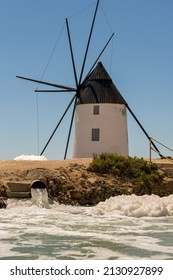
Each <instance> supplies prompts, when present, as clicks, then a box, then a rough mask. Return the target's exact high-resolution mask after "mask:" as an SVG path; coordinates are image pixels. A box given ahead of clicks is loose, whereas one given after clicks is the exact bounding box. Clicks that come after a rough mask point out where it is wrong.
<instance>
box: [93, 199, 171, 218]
mask: <svg viewBox="0 0 173 280" xmlns="http://www.w3.org/2000/svg"><path fill="white" fill-rule="evenodd" d="M94 214H96V215H109V216H110V215H113V216H128V217H136V218H139V217H163V216H173V195H170V196H168V197H162V198H161V197H159V196H157V195H150V196H148V195H144V196H136V195H129V196H125V195H122V196H116V197H111V198H109V199H107V200H106V201H105V202H100V203H99V204H98V205H97V206H96V207H95V209H94Z"/></svg>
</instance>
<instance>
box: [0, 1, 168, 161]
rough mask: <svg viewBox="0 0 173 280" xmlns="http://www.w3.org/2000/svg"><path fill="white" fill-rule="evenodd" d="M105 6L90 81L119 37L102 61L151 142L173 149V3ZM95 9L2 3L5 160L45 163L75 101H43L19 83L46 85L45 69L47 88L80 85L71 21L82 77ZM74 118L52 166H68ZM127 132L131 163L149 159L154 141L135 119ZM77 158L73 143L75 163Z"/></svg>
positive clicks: (0, 126)
mask: <svg viewBox="0 0 173 280" xmlns="http://www.w3.org/2000/svg"><path fill="white" fill-rule="evenodd" d="M100 2H101V5H100V7H99V10H98V14H97V15H98V16H97V19H96V23H95V28H94V31H93V37H92V41H91V45H90V49H89V53H88V58H87V63H86V68H85V74H86V73H87V70H89V68H90V66H91V65H92V63H93V62H94V58H96V57H97V55H98V54H99V52H100V50H101V49H102V47H103V46H104V44H105V42H106V41H107V40H108V38H109V37H110V35H111V33H112V32H115V36H114V40H113V41H112V42H111V43H110V44H109V46H108V48H107V49H106V51H105V52H104V55H103V57H102V58H101V59H100V60H101V61H102V63H103V64H104V66H105V68H106V69H107V71H108V72H109V74H110V75H111V77H112V79H113V81H114V83H115V85H116V86H117V87H118V89H119V91H120V92H121V93H122V95H123V96H124V98H125V99H126V101H127V103H128V104H129V106H130V108H131V109H132V111H133V112H134V113H135V115H136V116H137V118H138V119H139V121H140V122H141V123H142V125H143V126H144V128H145V129H146V131H147V132H148V134H149V135H150V136H152V137H153V138H156V139H157V140H159V141H161V142H163V143H164V144H166V145H168V146H170V147H173V127H172V126H173V125H172V120H173V109H172V104H173V36H172V35H173V17H172V13H173V1H172V0H164V1H163V0H101V1H100ZM95 4H96V1H94V0H63V1H62V0H30V1H26V0H15V1H13V0H0V35H1V43H0V62H1V63H0V96H1V102H0V131H1V134H0V135H1V137H0V159H2V160H3V159H13V158H14V157H16V156H19V155H22V154H24V155H38V153H39V152H41V150H42V148H43V147H44V145H45V144H46V142H47V140H48V138H49V136H50V134H51V133H52V131H53V130H54V128H55V126H56V124H57V122H58V121H59V119H60V117H61V115H62V114H63V112H64V110H65V108H66V107H67V105H68V103H69V102H70V100H71V98H72V95H71V94H70V93H40V94H39V95H38V96H37V95H36V94H35V93H34V90H35V89H36V88H37V84H34V83H31V82H27V81H23V80H19V79H17V78H16V75H21V76H26V77H31V78H34V79H41V78H42V75H43V73H44V71H45V69H46V71H45V73H44V77H43V80H44V81H50V82H53V83H60V84H65V85H70V86H72V85H74V77H73V70H72V65H71V58H70V52H69V46H68V41H67V33H66V29H65V26H64V24H65V18H66V17H68V18H69V25H70V31H71V37H72V42H73V48H74V56H75V61H76V66H77V71H78V73H79V72H80V68H81V64H82V59H83V55H84V51H85V46H86V42H87V39H88V34H89V28H90V25H91V20H92V17H93V13H94V9H95ZM55 45H56V48H55V50H54V52H53V49H54V47H55ZM52 52H53V54H52ZM51 54H52V58H51V60H50V62H49V64H48V61H49V58H50V55H51ZM47 64H48V66H47ZM46 66H47V68H46ZM85 74H84V75H85ZM39 88H40V89H41V88H44V87H41V86H40V87H39ZM37 101H38V112H39V113H38V115H37ZM70 116H71V111H69V112H68V114H67V116H66V118H65V119H64V121H63V123H62V125H61V126H60V128H59V129H58V130H57V132H56V134H55V136H54V138H53V139H52V141H51V142H50V144H49V146H48V148H47V150H46V151H45V154H44V155H45V156H46V157H47V158H48V159H62V158H63V155H64V149H65V142H66V137H67V131H68V127H69V122H70ZM37 119H39V134H38V127H37ZM128 130H129V153H130V155H131V156H139V157H148V156H149V143H148V139H147V138H146V137H145V135H144V134H143V132H141V130H140V128H139V127H138V125H137V124H136V122H135V121H134V119H133V118H132V117H131V115H130V114H128ZM38 136H39V137H38ZM71 140H73V136H72V137H71ZM158 147H159V148H160V146H158ZM71 150H72V141H71V142H70V146H69V152H68V158H70V157H71ZM167 154H169V153H167ZM154 156H156V157H157V155H155V154H154Z"/></svg>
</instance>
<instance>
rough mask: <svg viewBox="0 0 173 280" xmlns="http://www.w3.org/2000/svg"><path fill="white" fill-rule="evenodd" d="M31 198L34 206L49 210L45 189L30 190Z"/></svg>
mask: <svg viewBox="0 0 173 280" xmlns="http://www.w3.org/2000/svg"><path fill="white" fill-rule="evenodd" d="M31 197H32V202H33V204H34V205H36V206H38V207H41V208H42V207H43V208H49V202H48V194H47V190H46V188H31Z"/></svg>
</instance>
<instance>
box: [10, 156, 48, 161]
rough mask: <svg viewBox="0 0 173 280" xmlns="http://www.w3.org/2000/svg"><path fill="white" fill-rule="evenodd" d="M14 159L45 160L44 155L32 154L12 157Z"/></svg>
mask: <svg viewBox="0 0 173 280" xmlns="http://www.w3.org/2000/svg"><path fill="white" fill-rule="evenodd" d="M14 160H41V161H43V160H47V158H46V157H45V156H34V155H20V156H17V157H15V158H14Z"/></svg>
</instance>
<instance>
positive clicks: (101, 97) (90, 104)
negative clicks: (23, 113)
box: [16, 0, 159, 159]
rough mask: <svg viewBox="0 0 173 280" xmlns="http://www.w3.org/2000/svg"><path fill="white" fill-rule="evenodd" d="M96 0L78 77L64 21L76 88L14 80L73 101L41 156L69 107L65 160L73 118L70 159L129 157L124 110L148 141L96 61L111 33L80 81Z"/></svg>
mask: <svg viewBox="0 0 173 280" xmlns="http://www.w3.org/2000/svg"><path fill="white" fill-rule="evenodd" d="M98 6H99V0H97V3H96V7H95V11H94V16H93V20H92V24H91V28H90V32H89V37H88V41H87V45H86V50H85V54H84V59H83V63H82V67H81V71H80V74H79V76H78V75H77V71H76V66H75V61H74V54H73V46H72V41H71V35H70V29H69V23H68V19H67V18H66V29H67V34H68V41H69V47H70V53H71V61H72V66H73V72H74V79H75V87H69V86H65V85H61V84H57V83H49V82H45V81H40V80H35V79H31V78H27V77H22V76H16V77H17V78H20V79H24V80H28V81H32V82H36V83H39V84H43V85H47V86H50V87H54V88H56V89H53V90H38V89H37V90H35V92H72V93H74V95H73V98H72V99H71V101H70V103H69V104H68V106H67V108H66V109H65V111H64V113H63V115H62V117H61V118H60V120H59V122H58V124H57V125H56V127H55V129H54V131H53V133H52V134H51V136H50V138H49V139H48V141H47V143H46V145H45V147H44V148H43V150H42V152H41V154H40V155H42V154H43V153H44V151H45V150H46V148H47V146H48V145H49V143H50V141H51V139H52V137H53V136H54V134H55V132H56V131H57V129H58V127H59V126H60V124H61V123H62V121H63V119H64V117H65V115H66V113H67V112H68V110H69V108H70V107H71V106H72V105H73V110H72V115H71V121H70V128H69V132H68V137H67V142H66V147H65V153H64V159H66V156H67V151H68V146H69V141H70V136H71V131H72V125H73V121H74V117H75V131H74V145H73V157H76V158H80V157H91V156H92V155H93V154H97V153H101V152H112V153H117V154H121V155H124V156H128V133H127V114H126V109H128V110H129V112H130V113H131V114H132V116H133V117H134V119H135V120H136V122H137V123H138V125H139V126H140V128H141V129H142V130H143V132H144V133H145V135H146V136H147V138H148V139H150V137H149V135H148V134H147V132H146V131H145V129H144V128H143V126H142V125H141V123H140V122H139V120H138V119H137V118H136V116H135V115H134V113H133V112H132V110H131V109H130V107H129V106H128V104H127V102H126V101H125V100H124V98H123V97H122V95H121V93H120V92H119V91H118V89H117V88H116V86H115V85H114V84H113V82H112V79H111V77H110V76H109V74H108V73H107V71H106V69H105V68H104V66H103V64H102V63H101V62H98V61H99V59H100V57H101V55H102V54H103V52H104V51H105V49H106V48H107V46H108V44H109V43H110V41H111V40H112V38H113V36H114V33H112V35H111V36H110V38H109V39H108V41H107V42H106V44H105V45H104V47H103V49H102V51H101V52H100V54H99V55H98V57H97V58H96V60H95V62H94V63H93V65H92V66H91V68H90V70H89V72H88V74H87V75H86V77H85V78H84V79H83V74H84V68H85V64H86V59H87V55H88V50H89V46H90V41H91V37H92V32H93V28H94V24H95V20H96V15H97V11H98ZM150 141H151V144H152V145H153V147H154V149H155V150H156V151H158V152H159V150H158V149H157V147H156V146H155V144H154V143H153V142H152V140H151V139H150Z"/></svg>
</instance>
